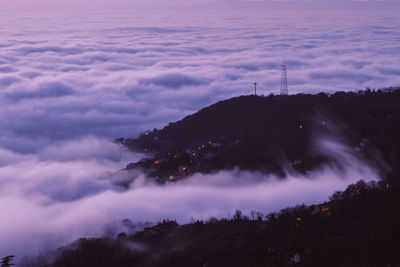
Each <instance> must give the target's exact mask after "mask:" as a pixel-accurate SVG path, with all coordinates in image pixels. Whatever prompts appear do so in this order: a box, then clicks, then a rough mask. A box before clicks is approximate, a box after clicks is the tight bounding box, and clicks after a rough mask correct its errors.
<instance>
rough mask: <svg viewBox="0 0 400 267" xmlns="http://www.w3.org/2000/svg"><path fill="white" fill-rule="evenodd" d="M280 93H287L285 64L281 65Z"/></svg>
mask: <svg viewBox="0 0 400 267" xmlns="http://www.w3.org/2000/svg"><path fill="white" fill-rule="evenodd" d="M281 95H288V87H287V71H286V65H285V64H283V65H282V77H281Z"/></svg>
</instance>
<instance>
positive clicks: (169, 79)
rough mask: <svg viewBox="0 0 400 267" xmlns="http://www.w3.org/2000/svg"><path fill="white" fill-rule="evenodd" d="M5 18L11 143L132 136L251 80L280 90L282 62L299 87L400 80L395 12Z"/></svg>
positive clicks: (4, 113)
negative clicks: (24, 140) (93, 136)
mask: <svg viewBox="0 0 400 267" xmlns="http://www.w3.org/2000/svg"><path fill="white" fill-rule="evenodd" d="M0 20H1V27H0V33H1V35H2V40H1V41H0V88H1V91H0V105H1V113H0V123H1V125H2V127H1V130H0V134H1V136H2V137H1V140H0V145H3V146H8V147H10V146H11V143H13V142H14V141H15V142H20V141H19V139H20V138H27V139H41V138H42V139H43V138H44V139H49V140H60V139H70V138H75V137H84V136H87V135H96V136H103V137H108V138H115V137H119V136H135V135H136V134H138V133H139V132H141V131H144V130H147V129H153V128H154V127H161V126H163V125H165V124H166V123H168V122H169V121H174V120H177V119H180V118H182V117H183V116H184V115H187V114H189V113H192V112H195V111H197V110H198V109H200V108H202V107H204V106H207V105H209V104H212V103H214V102H215V101H218V100H222V99H225V98H229V97H232V96H237V95H241V94H250V93H251V92H252V83H254V81H257V82H258V84H259V85H258V86H259V89H258V91H259V92H260V94H266V95H267V94H270V93H278V91H279V86H280V65H281V64H282V63H286V64H287V65H288V79H289V91H290V92H291V93H298V92H306V93H307V92H318V91H321V90H325V91H334V90H358V89H365V88H366V87H371V88H382V87H386V86H396V85H399V84H400V79H399V75H398V74H399V73H400V68H399V66H398V64H397V63H398V62H399V58H398V57H399V53H398V51H399V50H400V47H399V43H400V42H399V41H400V33H399V30H398V27H396V26H395V25H397V24H399V21H398V20H399V19H398V18H397V17H394V16H387V15H386V16H385V17H383V16H380V15H379V14H373V13H363V12H361V13H360V14H357V13H356V14H347V13H346V12H344V13H343V14H336V13H334V14H330V13H323V12H320V13H318V12H309V13H305V14H303V13H302V14H295V13H294V12H292V13H290V12H289V13H286V14H277V13H276V12H272V11H271V12H270V13H268V10H262V12H259V13H254V14H239V13H235V12H232V11H230V12H228V13H226V14H225V13H223V12H220V11H218V12H205V13H195V12H193V14H192V13H189V14H187V15H186V16H183V15H182V13H174V12H119V13H111V12H110V13H75V14H73V13H66V14H57V13H55V14H46V15H43V16H39V15H36V16H32V15H29V16H28V15H24V14H19V15H14V14H13V15H8V16H7V15H4V16H2V17H1V18H0ZM14 145H16V146H18V145H17V144H14ZM30 149H33V148H29V146H27V147H26V150H30Z"/></svg>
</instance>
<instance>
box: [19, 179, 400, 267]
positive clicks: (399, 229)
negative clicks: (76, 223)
mask: <svg viewBox="0 0 400 267" xmlns="http://www.w3.org/2000/svg"><path fill="white" fill-rule="evenodd" d="M399 206H400V187H399V184H388V183H387V182H368V183H366V182H364V181H359V182H357V183H356V184H352V185H349V186H348V187H347V189H346V190H344V191H343V192H340V191H338V192H335V193H334V194H333V195H332V196H331V198H330V200H329V201H328V202H326V203H322V204H320V205H313V206H306V205H299V206H295V207H291V208H286V209H282V210H281V211H279V212H276V213H269V214H267V215H265V216H264V215H263V214H262V213H260V212H252V213H251V214H250V216H244V215H243V214H242V212H241V211H239V210H238V211H236V212H235V214H234V215H233V216H232V217H231V218H225V219H220V220H218V219H216V218H211V219H209V220H208V221H206V222H202V221H197V222H193V223H191V224H186V225H178V224H177V223H176V222H175V221H168V220H165V221H163V222H161V223H159V224H157V225H155V226H153V227H148V228H145V229H144V231H140V232H137V233H135V234H133V235H127V234H125V233H120V234H119V235H118V237H117V238H115V239H112V238H84V239H80V240H79V241H77V242H76V243H75V244H73V245H72V246H70V247H66V248H64V249H62V250H59V252H58V253H59V254H58V256H57V258H56V260H55V261H54V262H53V263H52V264H49V265H48V266H52V267H72V266H73V267H80V266H82V267H91V266H93V267H94V266H96V267H101V266H107V267H108V266H121V267H124V266H126V267H128V266H218V267H219V266H293V265H295V266H352V267H353V266H399V264H400V214H399V212H398V207H399ZM36 264H37V262H36ZM21 266H26V267H27V266H44V265H34V264H33V265H32V262H31V265H29V264H25V265H21Z"/></svg>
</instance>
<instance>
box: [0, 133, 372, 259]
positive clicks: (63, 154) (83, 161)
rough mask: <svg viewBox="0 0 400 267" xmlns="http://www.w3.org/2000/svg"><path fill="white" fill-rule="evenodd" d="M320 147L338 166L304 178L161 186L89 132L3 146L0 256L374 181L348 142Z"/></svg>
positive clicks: (255, 175) (240, 174)
mask: <svg viewBox="0 0 400 267" xmlns="http://www.w3.org/2000/svg"><path fill="white" fill-rule="evenodd" d="M319 147H320V148H321V149H323V151H325V152H326V153H327V154H329V155H331V156H334V157H335V158H336V159H337V162H338V164H335V165H332V166H325V167H323V168H321V169H320V170H318V171H315V172H313V173H308V174H307V175H304V176H303V175H298V174H294V173H290V171H288V173H287V178H285V179H281V178H277V177H275V176H271V175H266V174H262V173H259V172H246V171H239V170H231V171H220V172H218V173H215V174H210V175H204V174H195V175H193V176H192V177H190V178H188V179H186V180H183V181H179V182H176V183H167V184H165V185H160V184H156V183H154V182H152V181H151V180H150V179H148V178H146V177H145V175H144V174H143V173H140V172H137V171H130V172H128V171H123V170H121V169H122V168H124V166H125V165H126V164H127V163H128V162H132V161H135V160H139V159H140V158H141V157H142V156H143V155H140V154H137V153H133V152H129V151H127V150H126V149H125V148H123V147H121V146H120V145H117V144H114V143H111V142H109V141H106V140H104V139H99V138H95V137H86V138H84V139H80V140H73V141H68V142H65V143H62V144H60V143H57V144H51V145H48V146H45V147H43V149H41V150H39V151H37V152H36V153H35V154H20V153H16V152H12V151H9V150H6V149H2V150H0V163H1V167H0V210H1V212H2V214H1V217H2V223H1V224H0V238H1V240H0V255H8V254H16V255H18V257H22V256H23V255H36V254H38V253H40V252H46V251H48V250H53V249H56V248H58V247H60V246H63V245H66V244H68V243H70V242H72V241H74V240H76V239H78V238H80V237H88V236H102V235H104V234H105V228H106V226H107V225H110V224H112V223H113V222H118V221H119V220H123V219H125V218H128V219H130V220H132V221H133V222H134V223H139V222H152V223H156V222H158V221H161V220H163V219H172V220H177V221H178V222H179V223H188V222H190V221H192V220H197V219H199V220H206V219H208V218H210V217H216V218H228V217H229V216H230V215H232V214H233V212H234V211H235V210H236V209H240V210H242V211H243V212H244V214H249V213H250V211H251V210H256V211H260V212H263V213H268V212H273V211H278V210H279V209H281V208H285V207H288V206H293V205H296V204H301V203H304V204H313V203H320V202H322V201H325V200H327V199H328V197H329V196H330V195H331V194H332V193H333V192H334V191H336V190H342V189H344V188H345V187H346V186H347V185H348V184H350V183H353V182H356V181H358V180H360V179H363V180H365V181H369V180H378V179H379V173H378V171H377V170H375V169H374V168H372V167H370V166H368V165H367V164H365V163H363V162H362V161H361V160H360V159H358V158H357V157H356V156H355V155H354V153H353V150H352V149H351V148H349V147H346V146H345V145H343V144H340V143H338V142H336V141H332V140H321V141H320V142H319ZM121 181H124V182H126V181H131V184H130V187H129V188H123V187H121V186H118V184H119V182H121ZM116 225H118V224H116ZM122 230H123V229H122ZM116 231H118V229H116ZM20 259H21V258H20Z"/></svg>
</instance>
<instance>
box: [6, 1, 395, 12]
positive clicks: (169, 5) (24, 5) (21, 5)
mask: <svg viewBox="0 0 400 267" xmlns="http://www.w3.org/2000/svg"><path fill="white" fill-rule="evenodd" d="M399 6H400V5H399V0H335V1H331V0H169V1H166V0H113V1H110V0H85V1H80V0H69V1H68V0H35V1H34V0H2V1H1V3H0V7H1V8H2V9H8V10H29V11H32V10H63V11H65V10H66V9H73V10H77V9H88V10H104V9H105V8H107V9H108V10H110V9H114V10H124V9H125V10H126V9H151V10H155V9H158V10H159V9H174V8H179V9H181V8H188V9H198V8H201V9H213V8H218V9H221V8H222V9H232V8H243V7H245V8H260V7H261V8H283V7H284V8H289V9H290V8H294V9H297V8H304V9H315V8H318V9H320V8H340V9H343V8H344V9H374V10H376V9H377V8H378V9H380V8H382V9H387V8H395V7H399Z"/></svg>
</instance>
